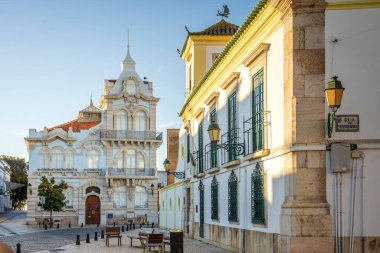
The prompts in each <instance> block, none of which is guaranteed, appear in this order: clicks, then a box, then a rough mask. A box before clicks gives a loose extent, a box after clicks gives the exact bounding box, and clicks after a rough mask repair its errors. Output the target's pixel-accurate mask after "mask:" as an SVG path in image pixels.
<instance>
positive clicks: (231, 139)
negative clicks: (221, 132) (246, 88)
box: [227, 91, 238, 161]
mask: <svg viewBox="0 0 380 253" xmlns="http://www.w3.org/2000/svg"><path fill="white" fill-rule="evenodd" d="M236 107H237V105H236V91H235V92H233V93H232V94H231V95H230V96H229V97H228V118H227V120H228V133H227V136H228V145H230V148H229V150H231V151H230V152H228V161H234V160H236V159H237V158H236V157H237V156H236V153H235V152H233V151H234V150H235V149H234V145H235V144H236V143H237V133H238V132H237V113H236Z"/></svg>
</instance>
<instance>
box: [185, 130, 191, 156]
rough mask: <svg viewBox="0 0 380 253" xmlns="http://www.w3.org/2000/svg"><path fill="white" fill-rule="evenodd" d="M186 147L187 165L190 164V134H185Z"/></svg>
mask: <svg viewBox="0 0 380 253" xmlns="http://www.w3.org/2000/svg"><path fill="white" fill-rule="evenodd" d="M186 146H187V155H186V157H187V163H189V162H190V155H191V154H190V134H187V136H186Z"/></svg>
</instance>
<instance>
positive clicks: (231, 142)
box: [221, 128, 241, 164]
mask: <svg viewBox="0 0 380 253" xmlns="http://www.w3.org/2000/svg"><path fill="white" fill-rule="evenodd" d="M239 130H240V128H233V129H231V130H230V131H228V132H226V133H225V134H223V135H222V138H221V142H222V145H223V147H224V148H223V149H221V150H222V160H221V161H222V164H224V163H228V162H231V161H235V160H237V157H238V156H239V155H238V154H239V153H240V151H239V149H240V148H241V145H239V143H240V138H239Z"/></svg>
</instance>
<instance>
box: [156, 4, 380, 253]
mask: <svg viewBox="0 0 380 253" xmlns="http://www.w3.org/2000/svg"><path fill="white" fill-rule="evenodd" d="M379 17H380V2H379V1H327V2H325V1H318V0H315V1H312V0H309V1H306V0H305V1H302V0H301V1H265V0H264V1H259V3H258V5H257V6H256V7H255V8H254V10H253V11H252V12H251V13H250V14H249V16H248V17H247V19H246V21H245V22H244V23H243V24H242V25H241V27H240V29H239V30H237V31H236V33H234V35H233V36H232V37H230V40H227V42H225V43H224V46H223V47H221V48H218V47H217V46H216V45H215V41H216V40H218V39H217V38H218V35H219V36H220V37H219V38H220V40H219V43H221V44H223V38H222V36H224V35H226V34H225V33H224V34H215V33H214V34H207V33H205V32H207V31H208V30H207V29H206V30H205V31H202V32H199V33H189V36H188V38H187V40H186V42H185V45H184V49H183V50H182V52H181V56H182V58H183V59H184V61H185V64H186V69H187V76H186V94H187V96H186V101H185V104H184V107H183V108H182V110H181V112H180V115H181V118H182V122H183V127H182V129H181V131H180V152H179V153H180V154H179V158H178V166H177V171H178V172H181V171H182V172H185V174H186V178H185V180H183V181H182V180H176V181H177V183H176V184H175V185H174V186H173V187H170V188H168V189H167V191H166V192H163V194H162V195H161V196H162V201H161V202H162V203H161V208H162V207H164V206H167V205H168V202H165V197H166V195H167V196H169V198H168V199H169V200H170V199H173V198H174V194H177V192H179V189H178V187H182V188H183V189H182V193H181V194H180V195H179V194H177V195H179V196H181V197H182V198H183V201H182V203H181V206H182V208H181V210H180V211H179V213H180V214H181V220H182V221H183V222H182V227H181V228H182V229H183V230H184V232H185V234H187V235H188V236H190V237H194V238H196V239H199V240H202V241H205V242H209V243H212V244H215V245H218V246H221V247H223V248H227V249H231V250H234V251H239V252H363V251H364V252H378V242H379V241H380V239H379V238H380V229H379V228H380V226H379V224H378V222H377V221H378V219H377V215H376V214H377V213H379V211H380V201H379V198H378V197H377V195H378V193H379V189H378V187H377V182H378V181H379V180H380V172H379V170H378V164H379V159H378V158H379V157H380V150H379V144H380V143H379V139H380V138H379V137H380V136H379V131H377V125H378V123H379V117H377V116H375V115H377V114H378V113H377V110H378V109H379V108H380V104H379V100H378V99H377V97H378V96H379V95H380V88H379V82H380V79H379V75H378V74H377V72H378V70H379V69H380V68H379V59H380V55H379V54H380V47H379V43H377V42H378V41H379V34H380V33H379V31H380V30H379V29H380V18H379ZM215 26H217V25H214V26H213V27H214V28H215ZM222 28H225V27H222ZM222 28H221V29H219V30H218V31H223V29H222ZM224 31H225V30H224ZM209 35H212V36H209ZM202 36H203V37H202ZM218 49H219V51H218ZM215 53H217V54H218V53H219V55H217V59H216V60H215V59H214V55H213V54H215ZM210 62H213V64H210ZM197 75H199V76H198V77H197ZM332 76H337V77H338V79H339V80H341V81H342V84H343V86H344V88H345V91H344V95H343V100H342V105H341V107H340V108H339V110H338V112H337V113H336V115H337V117H336V121H335V123H334V129H333V132H332V135H331V138H330V137H329V136H328V134H327V130H328V128H327V124H328V120H327V119H328V113H330V112H331V111H330V110H329V108H328V105H327V101H325V94H324V89H325V87H326V83H327V82H328V81H329V80H331V77H332ZM358 118H359V119H360V120H359V121H358V120H357V119H358ZM212 121H215V122H216V123H218V126H219V127H220V129H221V136H220V140H219V142H218V145H219V146H216V144H212V143H211V140H210V138H209V135H208V132H207V129H208V127H209V126H210V124H211V122H212ZM347 121H350V122H349V123H347ZM351 121H352V122H351ZM345 122H346V123H345ZM335 124H337V125H339V126H337V127H336V126H335ZM345 127H346V128H345ZM342 129H343V130H342ZM344 129H345V130H344ZM347 129H348V130H349V131H347ZM337 143H338V144H337ZM332 144H333V145H332ZM213 145H214V146H213ZM334 145H335V146H336V145H338V146H344V147H348V149H344V152H343V151H342V152H343V153H337V152H335V151H330V150H331V149H334ZM221 146H223V147H221ZM242 147H244V148H242ZM232 150H235V152H234V151H232ZM181 151H182V152H181ZM336 158H338V159H336ZM337 160H339V161H338V162H336V161H337ZM343 164H348V165H347V166H346V169H345V171H344V172H343V170H342V172H335V171H336V169H334V168H335V167H333V166H336V165H339V166H338V167H339V168H344V167H343ZM340 185H341V186H340ZM174 188H175V192H174ZM171 196H172V197H171ZM169 205H170V203H169ZM176 210H178V209H176ZM172 212H174V210H170V206H169V211H168V213H169V214H170V215H167V214H165V215H163V214H160V217H161V220H160V225H161V226H163V227H165V225H166V224H168V225H167V226H169V227H173V226H177V224H173V223H172V222H171V220H173V217H177V215H178V211H177V213H172ZM176 219H177V218H176ZM375 245H377V246H376V247H375Z"/></svg>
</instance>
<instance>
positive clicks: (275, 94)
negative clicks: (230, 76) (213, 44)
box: [192, 27, 284, 233]
mask: <svg viewBox="0 0 380 253" xmlns="http://www.w3.org/2000/svg"><path fill="white" fill-rule="evenodd" d="M283 32H284V31H283V27H281V28H279V29H278V30H277V31H276V32H275V33H273V35H272V36H271V37H270V38H268V40H267V41H265V43H269V44H270V49H269V51H268V54H267V69H266V71H267V73H266V78H267V83H266V88H267V90H266V110H268V111H270V112H271V118H270V119H271V126H270V128H269V134H268V147H269V148H276V147H280V146H283V144H284V116H283V115H284V107H283V104H284V102H283V101H284V100H283V97H284V94H283V83H284V77H283V65H284V63H283V59H284V55H283V50H284V48H283ZM237 71H238V72H240V77H239V80H238V85H235V87H234V85H231V87H228V88H227V90H220V93H219V97H218V101H217V121H218V124H219V127H220V128H221V129H222V130H221V134H224V133H226V132H227V120H228V119H227V99H228V96H229V95H230V94H231V93H232V92H233V91H235V90H236V91H237V100H238V106H237V112H238V127H239V128H240V133H239V135H240V141H241V142H243V140H244V139H243V121H244V120H247V119H248V118H250V117H251V116H252V90H253V88H252V75H253V74H254V73H250V70H249V69H248V68H247V67H244V66H242V65H241V66H240V67H239V69H238V70H237ZM209 114H210V107H206V109H205V114H204V117H203V131H204V132H203V144H204V145H206V144H208V143H209V142H210V140H209V136H208V133H207V128H208V126H209V124H210V115H209ZM198 124H199V122H198V120H194V122H193V129H194V130H193V133H194V143H195V146H196V148H195V149H198ZM221 152H222V150H219V152H218V160H219V163H220V162H221ZM240 158H241V166H240V168H237V169H235V173H236V175H237V177H238V178H239V193H238V196H239V222H238V223H231V222H229V221H228V178H229V176H230V173H231V169H223V168H222V169H221V170H220V172H219V173H217V174H215V175H216V178H217V180H218V182H219V220H218V221H215V220H211V180H212V176H213V175H209V174H206V176H205V177H204V178H203V179H202V180H203V184H204V187H205V189H204V191H205V192H204V194H205V195H204V197H205V209H204V211H205V224H218V225H221V226H229V227H239V228H245V229H248V230H255V231H262V232H271V233H279V232H280V214H281V205H282V203H283V201H284V178H283V176H284V175H283V168H284V160H283V157H277V158H276V157H270V156H269V157H265V158H264V159H265V161H264V162H263V169H264V170H265V171H266V177H265V180H266V182H265V183H266V202H267V206H266V212H267V217H268V219H267V224H266V225H265V226H257V225H253V224H252V222H251V174H252V172H253V170H254V169H255V165H256V163H252V162H248V161H244V160H243V159H242V157H240ZM192 183H193V184H194V187H193V189H194V190H193V191H194V192H193V196H194V212H195V210H196V208H195V205H197V206H198V212H195V213H194V221H195V222H199V221H200V213H199V210H200V206H199V201H200V200H199V190H198V185H199V181H198V180H195V179H194V178H193V179H192Z"/></svg>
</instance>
